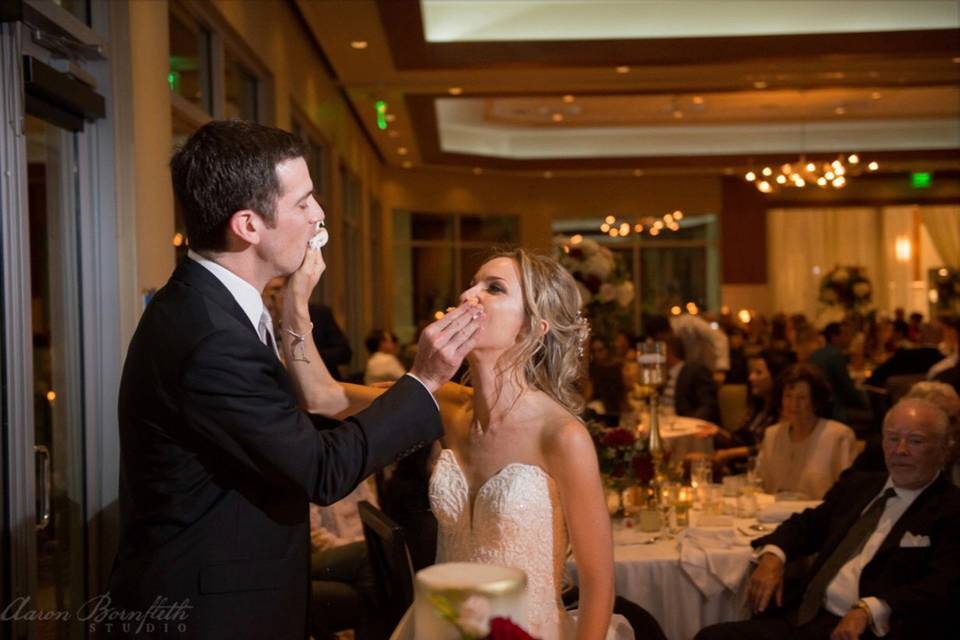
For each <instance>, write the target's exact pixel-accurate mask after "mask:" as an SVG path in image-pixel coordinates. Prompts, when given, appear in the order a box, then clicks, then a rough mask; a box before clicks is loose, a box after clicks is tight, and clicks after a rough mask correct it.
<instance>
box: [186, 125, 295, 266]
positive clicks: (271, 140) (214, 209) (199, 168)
mask: <svg viewBox="0 0 960 640" xmlns="http://www.w3.org/2000/svg"><path fill="white" fill-rule="evenodd" d="M305 155H306V146H305V145H304V143H303V141H302V140H301V139H300V138H298V137H297V136H295V135H293V134H292V133H288V132H287V131H284V130H282V129H276V128H274V127H266V126H264V125H261V124H257V123H256V122H247V121H244V120H214V121H213V122H208V123H207V124H205V125H203V126H202V127H200V128H199V129H197V130H196V131H195V132H194V133H193V134H192V135H191V136H190V137H189V138H188V139H187V141H186V142H185V143H184V144H183V146H181V147H180V148H179V149H178V150H177V152H176V153H174V155H173V158H172V159H171V160H170V174H171V176H172V177H173V192H174V194H175V195H176V198H177V203H178V204H179V205H180V208H181V210H182V212H183V218H184V222H185V223H186V226H187V239H188V240H189V242H190V247H191V248H193V249H198V250H204V249H208V250H213V251H218V250H223V249H225V248H226V228H227V223H228V222H229V220H230V217H231V216H232V215H233V214H234V213H235V212H237V211H241V210H243V209H250V210H252V211H256V212H257V213H259V214H260V215H261V216H263V217H264V219H265V220H266V221H267V224H268V225H273V219H274V214H275V213H276V203H277V197H278V196H279V195H280V181H279V179H278V178H277V165H278V164H280V163H281V162H284V161H286V160H292V159H293V158H299V157H303V156H305Z"/></svg>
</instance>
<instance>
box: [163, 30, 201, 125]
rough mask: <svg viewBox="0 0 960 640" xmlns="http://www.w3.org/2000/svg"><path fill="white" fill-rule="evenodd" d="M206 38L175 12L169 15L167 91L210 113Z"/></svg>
mask: <svg viewBox="0 0 960 640" xmlns="http://www.w3.org/2000/svg"><path fill="white" fill-rule="evenodd" d="M207 42H208V34H207V32H206V31H204V30H203V28H202V27H200V25H198V24H197V23H196V22H194V21H192V20H190V19H189V18H188V17H186V16H184V15H182V14H180V13H179V12H177V11H171V12H170V71H169V73H168V75H167V82H168V83H169V84H170V90H171V91H173V92H174V93H176V94H177V95H180V96H183V97H184V98H186V99H187V100H189V101H190V102H192V103H193V104H195V105H197V106H198V107H200V108H201V109H203V110H204V111H206V112H207V113H210V112H211V111H212V109H211V108H210V74H209V72H208V70H209V64H210V63H209V59H210V58H209V56H208V55H207V52H208V46H207Z"/></svg>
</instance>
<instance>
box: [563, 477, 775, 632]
mask: <svg viewBox="0 0 960 640" xmlns="http://www.w3.org/2000/svg"><path fill="white" fill-rule="evenodd" d="M772 500H773V498H772V496H762V500H761V501H760V502H761V504H767V503H769V502H772ZM698 515H699V513H698V512H696V511H692V512H691V522H692V524H693V525H696V524H697V517H698ZM756 522H757V521H756V519H754V518H749V519H741V518H736V519H734V520H733V526H732V527H729V526H728V527H725V528H724V527H718V528H717V530H718V531H720V530H723V529H726V530H728V531H729V530H731V529H732V531H733V532H736V540H737V544H735V545H733V546H732V547H731V548H729V549H710V550H709V551H708V553H709V554H716V555H717V556H723V557H722V558H719V557H717V558H716V559H717V560H718V561H720V562H722V563H723V564H724V565H725V567H726V569H727V580H728V581H729V582H731V583H733V584H735V585H736V587H735V588H733V589H731V588H729V587H726V586H723V585H721V584H720V583H719V582H718V583H717V585H716V588H715V589H710V590H708V591H710V592H711V594H712V595H711V596H710V597H707V596H705V595H704V593H703V590H702V589H703V588H702V587H698V586H697V585H696V584H695V583H694V582H693V580H692V579H691V577H690V575H688V572H687V571H685V570H684V568H683V566H682V565H681V562H680V550H679V544H678V540H677V539H674V540H657V541H656V542H654V543H653V544H642V543H643V542H644V541H646V540H650V539H651V538H654V537H655V536H657V533H647V532H643V531H640V530H639V529H638V528H637V527H636V526H634V527H631V528H627V527H626V526H625V525H624V521H623V520H619V519H618V520H615V521H614V529H613V539H614V549H613V554H614V563H615V566H614V578H615V585H616V593H617V595H619V596H623V597H624V598H627V599H628V600H632V601H633V602H635V603H637V604H639V605H640V606H642V607H643V608H644V609H646V610H647V611H649V612H650V614H651V615H653V617H654V618H656V619H657V621H658V622H659V623H660V626H661V627H662V628H663V631H664V633H665V634H666V636H667V638H669V639H670V640H689V639H690V638H692V637H693V636H694V635H696V633H697V632H698V631H699V630H700V629H702V628H703V627H705V626H707V625H711V624H715V623H718V622H729V621H734V620H744V619H746V618H747V616H748V614H749V612H748V610H747V606H746V590H745V589H744V585H745V584H746V581H747V578H748V576H749V574H750V567H751V562H750V561H751V558H752V557H753V550H752V548H751V547H750V546H749V544H748V542H749V540H750V538H751V537H757V536H759V535H761V534H758V533H756V532H753V531H752V530H750V529H749V527H750V525H753V524H756ZM768 526H770V527H775V526H776V525H768ZM742 532H747V533H749V534H750V536H745V535H743V534H742ZM731 568H732V569H733V570H732V571H731ZM568 569H569V570H570V573H571V576H572V577H573V578H574V580H576V565H575V564H574V563H573V562H571V563H569V564H568ZM738 573H739V577H738V578H734V579H731V578H730V575H731V574H733V575H736V574H738Z"/></svg>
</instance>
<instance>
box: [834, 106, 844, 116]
mask: <svg viewBox="0 0 960 640" xmlns="http://www.w3.org/2000/svg"><path fill="white" fill-rule="evenodd" d="M833 112H834V113H835V114H837V115H838V116H842V115H843V114H845V113H846V112H847V109H846V107H837V108H836V109H834V110H833Z"/></svg>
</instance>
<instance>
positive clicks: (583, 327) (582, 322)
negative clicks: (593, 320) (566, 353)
mask: <svg viewBox="0 0 960 640" xmlns="http://www.w3.org/2000/svg"><path fill="white" fill-rule="evenodd" d="M577 324H578V325H579V328H578V329H577V337H578V338H579V342H578V344H577V357H578V358H580V359H581V360H583V345H584V344H586V342H587V338H589V337H590V321H589V320H587V319H586V317H584V315H583V312H581V311H577Z"/></svg>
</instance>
